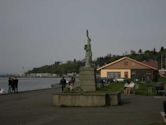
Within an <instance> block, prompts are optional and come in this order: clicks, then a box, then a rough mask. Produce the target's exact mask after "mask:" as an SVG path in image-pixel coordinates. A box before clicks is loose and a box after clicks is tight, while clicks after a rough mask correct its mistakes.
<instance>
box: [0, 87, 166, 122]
mask: <svg viewBox="0 0 166 125" xmlns="http://www.w3.org/2000/svg"><path fill="white" fill-rule="evenodd" d="M57 91H59V90H58V89H45V90H37V91H29V92H22V93H21V92H20V93H18V94H9V95H1V96H0V124H1V125H146V124H149V123H153V122H161V121H162V117H161V115H160V112H161V111H163V106H162V103H163V101H164V100H166V98H165V97H153V96H138V95H129V96H124V95H122V102H123V103H122V105H120V106H112V107H55V106H53V104H52V95H53V94H54V93H56V92H57Z"/></svg>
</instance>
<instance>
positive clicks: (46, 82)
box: [0, 78, 68, 92]
mask: <svg viewBox="0 0 166 125" xmlns="http://www.w3.org/2000/svg"><path fill="white" fill-rule="evenodd" d="M60 79H61V78H18V80H19V81H18V91H28V90H37V89H45V88H51V85H52V84H59V81H60ZM67 80H68V79H67ZM0 88H2V89H4V90H5V92H7V91H8V78H0Z"/></svg>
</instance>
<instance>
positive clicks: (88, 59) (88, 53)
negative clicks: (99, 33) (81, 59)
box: [84, 30, 92, 67]
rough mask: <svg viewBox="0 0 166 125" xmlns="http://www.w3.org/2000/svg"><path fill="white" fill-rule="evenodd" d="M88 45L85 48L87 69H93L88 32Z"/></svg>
mask: <svg viewBox="0 0 166 125" xmlns="http://www.w3.org/2000/svg"><path fill="white" fill-rule="evenodd" d="M86 35H87V44H86V45H85V46H84V49H85V52H86V53H85V67H91V64H92V50H91V43H90V42H91V39H90V38H89V34H88V30H87V31H86Z"/></svg>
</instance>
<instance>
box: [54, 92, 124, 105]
mask: <svg viewBox="0 0 166 125" xmlns="http://www.w3.org/2000/svg"><path fill="white" fill-rule="evenodd" d="M120 95H121V94H120V93H113V94H105V93H84V94H80V93H59V94H55V95H54V96H53V104H54V105H55V106H82V107H84V106H110V105H111V106H114V105H119V104H120V101H121V96H120Z"/></svg>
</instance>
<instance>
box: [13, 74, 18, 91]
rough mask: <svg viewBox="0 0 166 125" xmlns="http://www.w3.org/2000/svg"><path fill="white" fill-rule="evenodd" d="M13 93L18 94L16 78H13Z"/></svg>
mask: <svg viewBox="0 0 166 125" xmlns="http://www.w3.org/2000/svg"><path fill="white" fill-rule="evenodd" d="M13 82H14V92H18V79H17V77H15V78H14V81H13Z"/></svg>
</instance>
